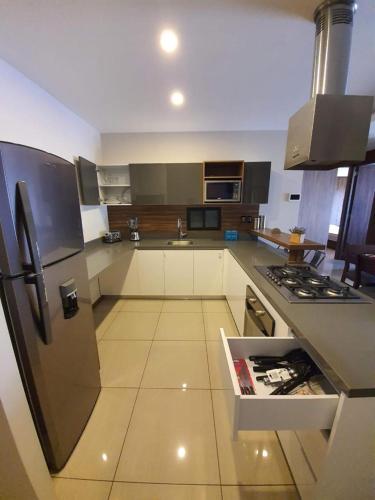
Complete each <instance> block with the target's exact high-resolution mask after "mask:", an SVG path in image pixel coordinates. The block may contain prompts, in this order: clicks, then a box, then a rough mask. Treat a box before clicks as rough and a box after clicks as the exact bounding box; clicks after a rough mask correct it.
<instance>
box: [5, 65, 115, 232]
mask: <svg viewBox="0 0 375 500" xmlns="http://www.w3.org/2000/svg"><path fill="white" fill-rule="evenodd" d="M0 140H1V141H9V142H16V143H19V144H26V145H27V146H33V147H35V148H39V149H43V150H45V151H48V152H49V153H54V154H56V155H58V156H61V157H63V158H65V159H66V160H69V161H71V162H74V159H75V158H76V157H78V156H83V157H85V158H87V159H88V160H91V161H93V162H99V161H100V159H101V150H100V149H101V142H100V134H99V132H98V131H97V130H96V129H94V128H93V127H91V125H89V124H87V123H86V122H85V121H83V120H82V119H81V118H79V117H78V116H77V115H75V114H74V113H73V112H72V111H70V110H69V109H68V108H66V107H65V106H63V105H62V104H61V103H60V102H59V101H57V100H56V99H55V98H54V97H52V96H51V95H50V94H48V93H47V92H46V91H45V90H43V89H41V88H40V87H39V86H38V85H36V84H35V83H33V82H32V81H31V80H29V79H28V78H26V77H25V76H24V75H23V74H22V73H20V72H18V71H17V70H15V69H14V68H13V67H12V66H10V65H9V64H7V63H6V62H5V61H3V60H1V59H0ZM81 213H82V223H83V232H84V238H85V241H89V240H92V239H94V238H97V237H99V236H100V235H101V234H102V233H103V232H105V231H106V230H107V228H108V221H107V208H106V207H81Z"/></svg>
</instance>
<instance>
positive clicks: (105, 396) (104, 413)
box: [57, 389, 137, 480]
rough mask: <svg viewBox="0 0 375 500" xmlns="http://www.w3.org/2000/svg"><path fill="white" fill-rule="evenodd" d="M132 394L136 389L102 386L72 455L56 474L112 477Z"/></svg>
mask: <svg viewBox="0 0 375 500" xmlns="http://www.w3.org/2000/svg"><path fill="white" fill-rule="evenodd" d="M136 394H137V389H102V391H101V393H100V396H99V398H98V401H97V403H96V406H95V408H94V411H93V413H92V415H91V417H90V420H89V422H88V424H87V426H86V428H85V430H84V432H83V434H82V436H81V438H80V440H79V442H78V444H77V446H76V448H75V450H74V451H73V454H72V456H71V457H70V459H69V461H68V463H67V464H66V466H65V467H64V468H63V470H62V471H61V472H60V473H59V474H58V475H57V476H61V477H67V478H80V479H102V480H112V479H113V476H114V473H115V470H116V465H117V462H118V458H119V455H120V452H121V447H122V444H123V441H124V437H125V434H126V431H127V428H128V424H129V420H130V416H131V412H132V409H133V406H134V401H135V397H136Z"/></svg>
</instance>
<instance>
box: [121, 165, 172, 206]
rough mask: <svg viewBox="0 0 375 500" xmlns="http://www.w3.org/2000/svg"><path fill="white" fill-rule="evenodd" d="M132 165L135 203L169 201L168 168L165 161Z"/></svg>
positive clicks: (160, 203) (133, 201) (145, 203)
mask: <svg viewBox="0 0 375 500" xmlns="http://www.w3.org/2000/svg"><path fill="white" fill-rule="evenodd" d="M129 167H130V184H131V198H132V204H133V205H165V204H166V203H167V168H166V165H165V164H164V163H147V164H133V165H129Z"/></svg>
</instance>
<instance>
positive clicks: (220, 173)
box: [203, 160, 244, 179]
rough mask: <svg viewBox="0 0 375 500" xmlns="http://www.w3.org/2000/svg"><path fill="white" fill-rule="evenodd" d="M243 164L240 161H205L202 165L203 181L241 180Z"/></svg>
mask: <svg viewBox="0 0 375 500" xmlns="http://www.w3.org/2000/svg"><path fill="white" fill-rule="evenodd" d="M243 173H244V162H243V161H242V160H241V161H237V160H236V161H206V162H204V163H203V177H204V178H205V179H242V178H243Z"/></svg>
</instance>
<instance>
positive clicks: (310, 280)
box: [306, 276, 329, 286]
mask: <svg viewBox="0 0 375 500" xmlns="http://www.w3.org/2000/svg"><path fill="white" fill-rule="evenodd" d="M327 281H329V277H328V276H322V277H321V278H318V277H317V278H315V277H311V278H307V279H306V282H307V283H309V284H310V285H315V286H319V285H327Z"/></svg>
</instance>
